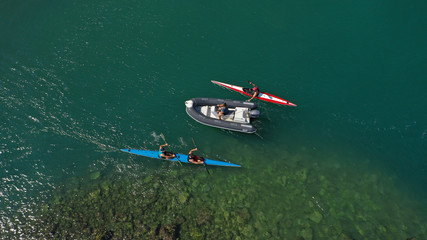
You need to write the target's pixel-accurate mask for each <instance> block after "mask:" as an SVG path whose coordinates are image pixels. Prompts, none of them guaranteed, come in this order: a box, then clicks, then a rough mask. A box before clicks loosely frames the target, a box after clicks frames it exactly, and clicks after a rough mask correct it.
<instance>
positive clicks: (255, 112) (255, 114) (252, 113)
mask: <svg viewBox="0 0 427 240" xmlns="http://www.w3.org/2000/svg"><path fill="white" fill-rule="evenodd" d="M259 115H260V112H259V111H258V110H251V111H250V117H251V118H258V117H259Z"/></svg>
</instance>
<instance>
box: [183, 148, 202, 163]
mask: <svg viewBox="0 0 427 240" xmlns="http://www.w3.org/2000/svg"><path fill="white" fill-rule="evenodd" d="M194 151H197V148H194V149H191V150H190V152H189V153H188V158H187V160H188V161H189V162H191V163H194V164H203V163H205V159H204V158H203V157H199V156H196V155H194V154H193V152H194Z"/></svg>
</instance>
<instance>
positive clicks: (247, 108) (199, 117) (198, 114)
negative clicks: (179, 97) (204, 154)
mask: <svg viewBox="0 0 427 240" xmlns="http://www.w3.org/2000/svg"><path fill="white" fill-rule="evenodd" d="M224 103H225V104H227V107H228V113H227V114H226V115H223V116H222V117H221V119H219V118H218V112H217V110H218V107H217V105H220V104H224ZM185 107H186V112H187V114H188V115H189V116H190V117H192V118H193V119H194V120H196V121H197V122H199V123H201V124H204V125H207V126H211V127H217V128H223V129H227V130H231V131H238V132H244V133H254V132H256V130H257V129H256V128H255V127H254V126H252V125H251V119H253V118H257V117H259V114H260V113H259V111H258V110H254V109H256V108H257V107H258V106H257V104H256V103H253V102H247V101H237V100H230V99H218V98H193V99H190V100H187V101H185Z"/></svg>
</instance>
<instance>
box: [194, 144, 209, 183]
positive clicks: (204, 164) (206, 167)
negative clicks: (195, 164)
mask: <svg viewBox="0 0 427 240" xmlns="http://www.w3.org/2000/svg"><path fill="white" fill-rule="evenodd" d="M191 140H193V144H194V147H195V148H197V146H196V142H195V141H194V138H191ZM203 166H205V169H206V172H208V174H209V175H211V173H210V172H209V170H208V166H207V165H206V163H205V162H204V161H203Z"/></svg>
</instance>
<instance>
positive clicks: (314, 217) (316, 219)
mask: <svg viewBox="0 0 427 240" xmlns="http://www.w3.org/2000/svg"><path fill="white" fill-rule="evenodd" d="M309 219H310V220H311V221H313V222H315V223H320V221H322V219H323V216H322V214H321V213H319V212H318V211H314V212H313V213H312V214H311V215H310V216H309Z"/></svg>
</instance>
